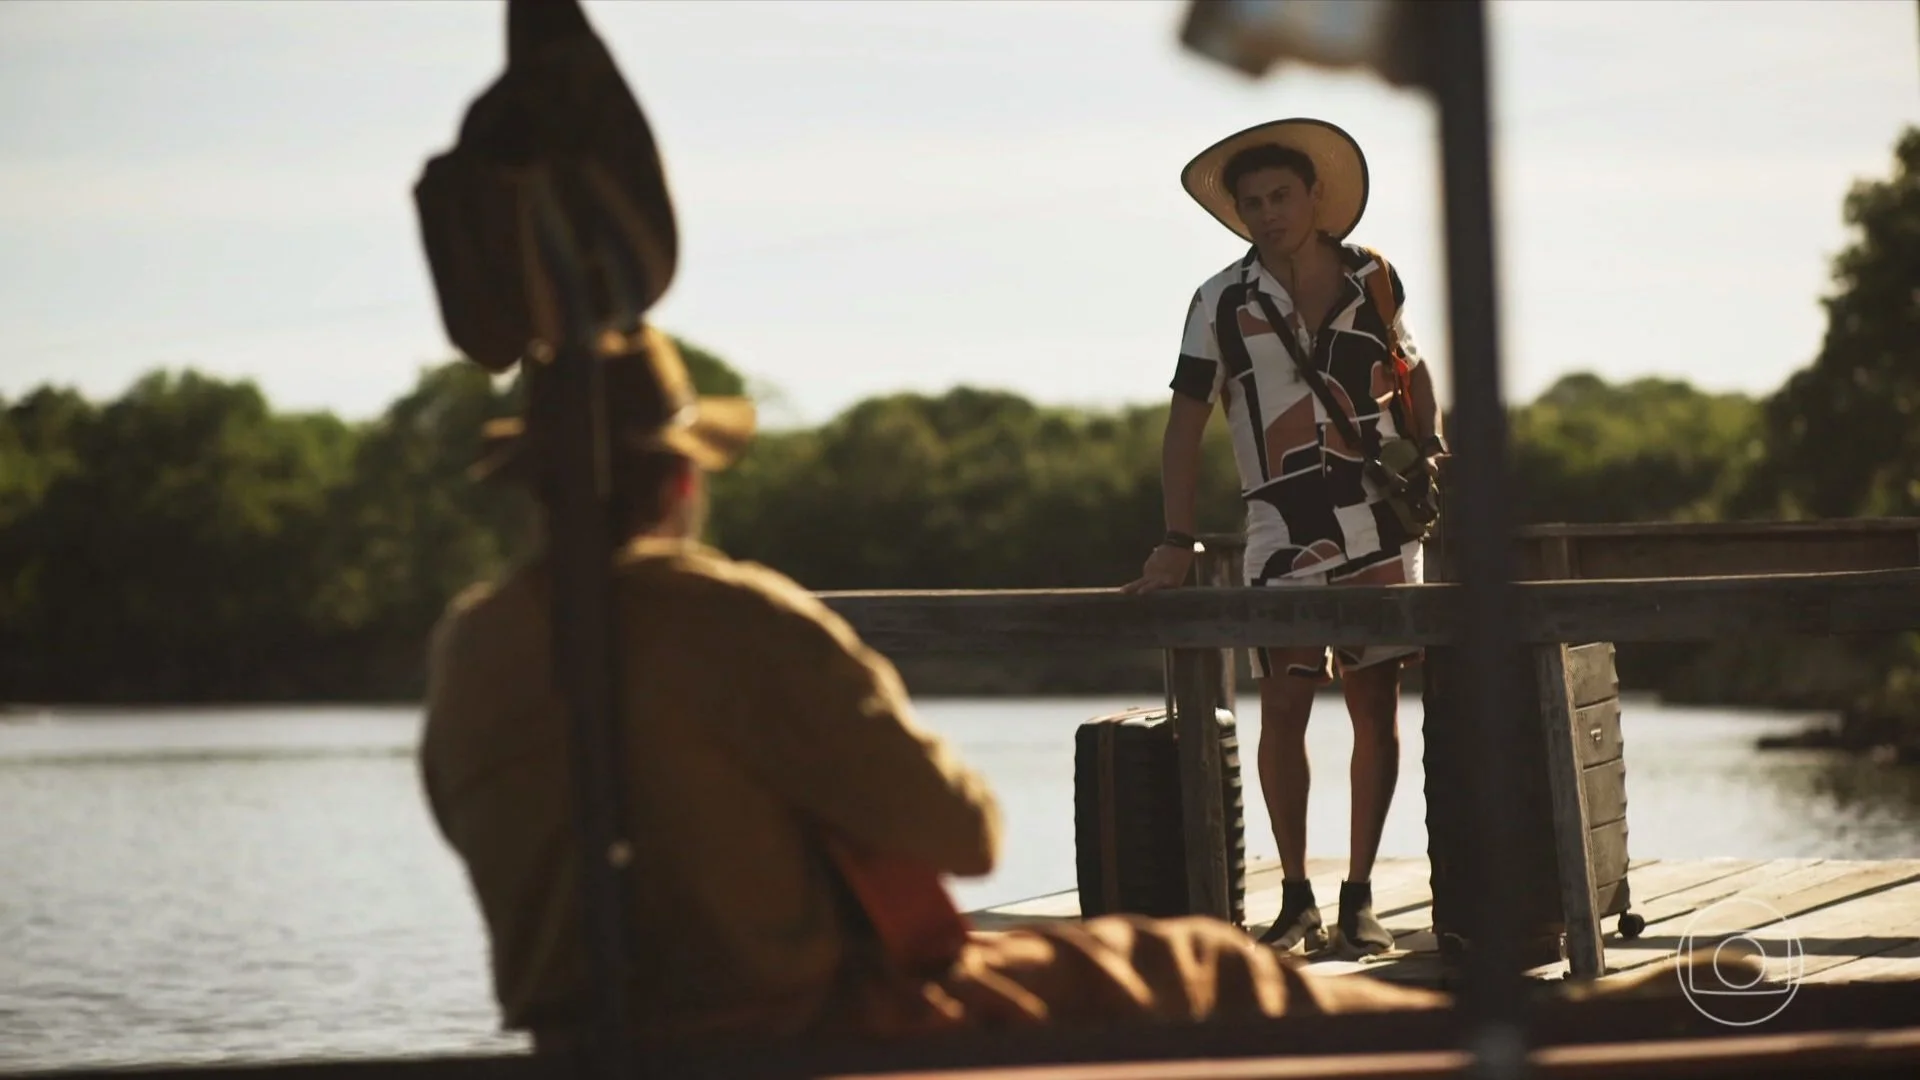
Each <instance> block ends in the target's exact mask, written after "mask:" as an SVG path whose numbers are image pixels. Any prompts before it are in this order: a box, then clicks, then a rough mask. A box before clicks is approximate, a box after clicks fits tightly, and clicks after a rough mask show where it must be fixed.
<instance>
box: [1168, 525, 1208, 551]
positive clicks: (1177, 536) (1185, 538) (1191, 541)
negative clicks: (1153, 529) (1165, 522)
mask: <svg viewBox="0 0 1920 1080" xmlns="http://www.w3.org/2000/svg"><path fill="white" fill-rule="evenodd" d="M1160 546H1161V547H1177V548H1186V549H1187V550H1188V551H1192V550H1193V549H1194V548H1196V547H1199V546H1200V541H1199V540H1197V539H1195V538H1194V537H1192V536H1190V535H1188V534H1186V533H1183V532H1179V531H1177V530H1174V529H1168V530H1167V535H1166V536H1164V537H1162V538H1161V539H1160Z"/></svg>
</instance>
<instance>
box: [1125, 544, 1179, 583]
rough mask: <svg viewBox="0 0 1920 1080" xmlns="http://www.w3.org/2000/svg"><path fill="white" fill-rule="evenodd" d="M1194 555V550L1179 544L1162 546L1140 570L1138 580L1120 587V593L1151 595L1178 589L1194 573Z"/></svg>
mask: <svg viewBox="0 0 1920 1080" xmlns="http://www.w3.org/2000/svg"><path fill="white" fill-rule="evenodd" d="M1193 558H1194V553H1193V549H1192V548H1186V547H1180V546H1179V545H1177V544H1162V545H1160V546H1159V547H1157V548H1154V549H1153V554H1151V555H1149V556H1147V563H1146V565H1145V566H1143V567H1141V569H1140V577H1139V579H1138V580H1135V581H1130V582H1128V583H1127V584H1125V585H1122V586H1120V591H1121V592H1123V593H1127V594H1129V595H1138V594H1140V593H1150V592H1153V591H1155V590H1157V589H1172V588H1178V587H1179V586H1181V585H1184V584H1186V581H1187V575H1188V574H1190V573H1192V572H1193Z"/></svg>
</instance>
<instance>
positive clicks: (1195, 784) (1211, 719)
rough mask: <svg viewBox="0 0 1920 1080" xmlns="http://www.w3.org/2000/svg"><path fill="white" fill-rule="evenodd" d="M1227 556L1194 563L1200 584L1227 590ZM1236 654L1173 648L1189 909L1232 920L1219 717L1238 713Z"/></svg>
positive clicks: (1170, 659)
mask: <svg viewBox="0 0 1920 1080" xmlns="http://www.w3.org/2000/svg"><path fill="white" fill-rule="evenodd" d="M1226 556H1227V551H1225V550H1223V551H1220V552H1215V551H1213V550H1209V549H1206V548H1202V550H1201V553H1200V557H1199V558H1198V559H1196V560H1195V562H1194V577H1195V578H1196V579H1197V583H1198V584H1202V585H1212V584H1225V583H1226V580H1225V579H1226V578H1227V577H1228V575H1229V574H1230V573H1231V568H1230V567H1229V566H1227V565H1225V564H1226V563H1228V561H1229V560H1228V559H1227V557H1226ZM1232 661H1233V653H1232V652H1231V651H1230V650H1226V649H1170V650H1168V655H1167V696H1168V700H1169V702H1170V704H1171V705H1172V708H1173V725H1174V728H1173V730H1174V737H1175V739H1176V740H1178V743H1179V747H1180V816H1181V826H1182V832H1183V834H1184V836H1185V838H1186V852H1187V867H1186V869H1187V910H1188V911H1189V912H1191V913H1192V914H1195V915H1211V916H1213V917H1214V918H1216V919H1224V920H1231V919H1232V917H1233V897H1232V894H1231V892H1230V891H1229V886H1228V867H1227V812H1226V806H1225V803H1224V801H1223V799H1222V796H1221V792H1222V786H1221V769H1222V764H1221V761H1220V732H1219V721H1218V719H1217V718H1216V710H1218V709H1220V708H1222V707H1226V708H1231V707H1232V701H1233V663H1232Z"/></svg>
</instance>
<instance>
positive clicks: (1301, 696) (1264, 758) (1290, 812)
mask: <svg viewBox="0 0 1920 1080" xmlns="http://www.w3.org/2000/svg"><path fill="white" fill-rule="evenodd" d="M1270 655H1271V657H1272V660H1271V663H1272V666H1273V674H1272V675H1271V676H1269V677H1268V678H1265V679H1261V680H1260V749H1259V761H1260V795H1261V797H1262V798H1263V799H1265V800H1266V804H1267V818H1268V820H1270V821H1271V822H1272V823H1273V839H1274V843H1275V844H1276V845H1277V846H1278V847H1279V848H1280V868H1281V873H1282V874H1283V875H1284V876H1285V878H1286V880H1288V881H1305V880H1306V878H1307V788H1308V786H1309V784H1310V783H1311V781H1312V776H1311V773H1310V771H1309V769H1308V767H1307V718H1308V717H1309V716H1310V715H1311V714H1312V712H1313V694H1314V691H1315V690H1317V689H1318V688H1319V687H1318V684H1317V683H1316V682H1315V681H1314V680H1313V679H1309V678H1303V677H1301V676H1298V675H1289V674H1287V666H1288V665H1289V664H1293V663H1308V664H1312V663H1315V662H1316V660H1315V659H1314V653H1313V650H1304V652H1303V651H1302V650H1290V649H1273V650H1270Z"/></svg>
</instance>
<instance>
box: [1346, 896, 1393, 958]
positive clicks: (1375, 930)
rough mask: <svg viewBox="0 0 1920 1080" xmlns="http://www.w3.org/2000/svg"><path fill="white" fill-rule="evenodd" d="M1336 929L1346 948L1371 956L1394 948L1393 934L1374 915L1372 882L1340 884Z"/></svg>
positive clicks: (1349, 950)
mask: <svg viewBox="0 0 1920 1080" xmlns="http://www.w3.org/2000/svg"><path fill="white" fill-rule="evenodd" d="M1335 929H1336V932H1337V933H1338V934H1339V941H1338V944H1339V945H1340V947H1341V948H1342V950H1343V951H1347V952H1352V953H1356V954H1360V955H1367V954H1372V953H1380V952H1385V951H1387V950H1388V949H1391V948H1393V933H1392V932H1391V931H1389V930H1388V929H1387V928H1386V927H1384V926H1382V925H1380V920H1379V919H1377V918H1375V917H1374V914H1373V883H1372V882H1370V881H1343V882H1341V883H1340V921H1339V923H1337V924H1336V926H1335Z"/></svg>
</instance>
